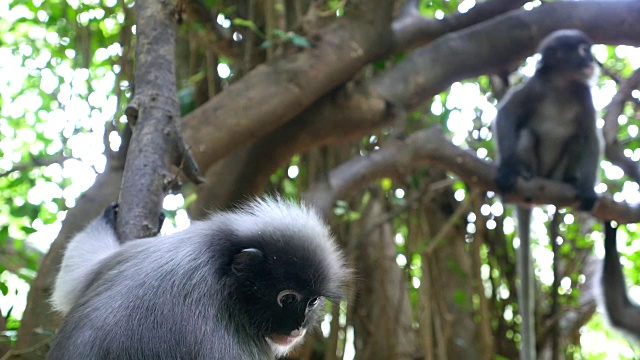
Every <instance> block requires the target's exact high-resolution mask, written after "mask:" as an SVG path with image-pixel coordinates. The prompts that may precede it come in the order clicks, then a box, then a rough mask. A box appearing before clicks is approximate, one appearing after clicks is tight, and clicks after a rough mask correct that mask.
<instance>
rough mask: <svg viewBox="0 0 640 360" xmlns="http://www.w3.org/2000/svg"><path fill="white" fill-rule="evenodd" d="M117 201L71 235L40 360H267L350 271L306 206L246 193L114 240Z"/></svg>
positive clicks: (297, 334) (296, 337) (315, 318)
mask: <svg viewBox="0 0 640 360" xmlns="http://www.w3.org/2000/svg"><path fill="white" fill-rule="evenodd" d="M115 216H116V208H115V207H111V208H108V209H107V210H106V211H105V214H104V215H103V216H102V217H100V218H98V219H96V220H95V221H93V222H92V223H91V224H90V225H89V226H88V227H87V228H86V229H85V230H84V231H82V232H80V233H79V234H78V235H76V236H75V237H74V238H73V239H72V240H71V242H70V244H69V246H68V248H67V250H66V252H65V254H64V259H63V261H62V268H61V270H60V274H59V275H58V278H57V280H56V283H55V287H54V292H53V298H52V303H53V306H54V308H55V309H56V310H58V311H60V312H62V313H63V314H66V319H65V322H64V324H63V325H62V327H61V328H60V330H59V332H58V334H57V337H56V339H55V340H54V342H53V345H52V348H51V350H50V352H49V355H48V359H52V360H54V359H61V360H62V359H64V360H74V359H78V360H88V359H91V360H104V359H122V360H125V359H126V360H129V359H130V360H134V359H220V360H222V359H225V360H227V359H229V360H235V359H238V360H243V359H273V358H274V357H276V356H283V355H285V354H286V353H287V352H289V351H290V350H291V349H292V348H293V347H294V346H296V345H297V344H300V343H301V341H302V339H303V337H304V335H305V333H306V332H307V331H308V330H309V329H310V328H311V327H313V326H314V325H317V324H318V323H319V321H320V320H321V319H322V316H323V314H324V312H323V307H324V304H325V299H329V300H338V299H340V298H341V297H342V295H343V293H342V289H343V285H344V284H345V282H346V281H347V278H348V276H349V270H348V269H347V267H346V265H345V262H344V260H343V256H342V255H341V253H340V252H339V251H338V249H337V248H336V246H335V244H334V240H333V239H332V237H331V235H330V234H329V230H328V228H327V226H326V225H325V224H324V223H323V222H322V221H321V220H320V219H319V218H318V216H317V215H316V214H314V213H313V212H312V211H311V210H310V209H307V208H305V207H300V206H297V205H294V204H293V203H290V202H286V201H283V200H274V199H266V200H256V201H253V202H251V203H250V204H248V205H246V206H245V207H242V208H239V209H238V210H236V211H233V212H221V213H218V214H215V215H213V216H212V217H211V218H209V219H208V220H205V221H201V222H194V223H193V224H192V225H191V227H190V228H188V229H187V230H184V231H182V232H179V233H176V234H173V235H169V236H161V237H160V236H159V237H154V238H149V239H142V240H133V241H130V242H127V243H125V244H124V245H121V244H120V243H119V242H118V240H117V239H116V235H115V233H114V224H115Z"/></svg>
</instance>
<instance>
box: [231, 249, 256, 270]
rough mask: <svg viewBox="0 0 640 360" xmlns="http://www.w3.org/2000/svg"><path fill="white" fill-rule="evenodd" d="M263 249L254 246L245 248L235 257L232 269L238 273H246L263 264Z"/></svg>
mask: <svg viewBox="0 0 640 360" xmlns="http://www.w3.org/2000/svg"><path fill="white" fill-rule="evenodd" d="M262 259H263V256H262V251H260V250H258V249H254V248H249V249H244V250H242V251H240V252H239V253H238V254H236V256H234V257H233V263H232V264H231V270H233V272H234V273H235V274H236V275H242V274H246V273H247V272H250V271H252V270H255V269H256V268H257V267H258V266H259V265H260V264H262Z"/></svg>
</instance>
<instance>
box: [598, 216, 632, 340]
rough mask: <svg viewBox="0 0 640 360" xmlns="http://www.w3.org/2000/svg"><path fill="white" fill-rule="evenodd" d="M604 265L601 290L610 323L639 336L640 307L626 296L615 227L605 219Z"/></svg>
mask: <svg viewBox="0 0 640 360" xmlns="http://www.w3.org/2000/svg"><path fill="white" fill-rule="evenodd" d="M604 227H605V237H604V249H605V255H604V267H603V270H602V278H601V279H600V281H601V285H602V292H603V298H604V304H605V308H606V310H607V314H608V316H609V321H611V324H612V325H613V326H615V327H617V328H620V329H622V330H624V331H627V332H629V333H630V334H632V335H634V336H636V337H638V338H640V307H638V306H637V305H634V304H633V303H631V301H630V300H629V297H628V296H627V286H626V283H625V281H624V274H623V273H622V266H621V265H620V255H619V254H618V249H617V248H616V229H615V228H613V227H612V226H611V222H609V221H605V223H604Z"/></svg>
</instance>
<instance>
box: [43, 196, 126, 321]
mask: <svg viewBox="0 0 640 360" xmlns="http://www.w3.org/2000/svg"><path fill="white" fill-rule="evenodd" d="M116 214H117V205H115V204H114V205H111V206H109V207H108V208H107V209H106V210H105V211H104V213H103V214H102V216H100V217H99V218H97V219H95V220H94V221H93V222H91V223H90V224H89V225H88V226H87V227H86V228H85V229H84V230H82V231H81V232H80V233H78V234H77V235H76V236H74V238H73V239H71V241H70V242H69V245H68V246H67V249H66V250H65V253H64V257H63V259H62V265H61V267H60V272H59V273H58V276H57V277H56V282H55V284H54V287H53V295H52V297H51V304H52V306H53V308H54V309H55V310H57V311H60V312H61V313H63V314H66V313H68V312H69V310H71V307H72V306H73V305H74V304H75V303H76V301H77V300H78V298H79V297H80V295H81V294H82V292H83V291H84V290H85V289H86V288H87V286H88V285H89V282H90V281H91V278H92V277H93V274H94V271H95V270H96V268H97V267H98V265H99V264H100V262H101V261H102V260H103V259H104V258H106V257H107V256H109V255H111V254H113V253H114V252H115V251H116V250H118V249H119V248H120V243H119V242H118V239H117V237H116V234H115V231H114V226H115V218H116Z"/></svg>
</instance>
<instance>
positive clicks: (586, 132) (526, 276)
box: [494, 29, 602, 360]
mask: <svg viewBox="0 0 640 360" xmlns="http://www.w3.org/2000/svg"><path fill="white" fill-rule="evenodd" d="M538 52H539V53H540V55H541V59H540V61H539V63H538V67H537V69H536V72H535V74H534V75H533V77H532V78H530V79H529V80H528V81H526V82H525V83H524V84H522V85H521V86H518V87H516V88H514V89H512V90H511V91H509V92H508V93H507V94H506V95H505V97H504V99H503V100H502V101H501V102H500V104H499V105H498V114H497V117H496V119H495V122H494V134H495V137H496V140H497V151H498V171H497V177H496V186H497V188H498V190H499V191H500V192H502V193H509V192H512V191H513V190H514V188H515V185H516V182H517V178H518V177H522V178H524V179H530V178H533V177H542V178H547V179H551V180H557V181H561V182H564V183H568V184H571V185H573V186H574V187H575V188H576V192H577V200H578V201H579V204H580V205H579V209H580V210H584V211H589V210H591V209H592V208H593V206H594V204H595V202H596V200H597V196H596V193H595V190H594V186H595V183H596V177H597V169H598V163H599V159H600V154H601V151H602V150H601V145H600V143H601V141H600V135H599V130H598V128H597V126H596V112H595V109H594V106H593V100H592V98H591V88H590V81H591V79H592V77H593V76H594V72H595V65H594V58H593V56H592V54H591V41H590V40H589V38H588V37H587V36H586V35H585V34H584V33H582V32H581V31H579V30H573V29H571V30H569V29H567V30H558V31H555V32H553V33H551V34H550V35H548V36H547V37H546V38H545V39H543V40H542V42H541V43H540V45H539V47H538ZM517 218H518V231H519V237H520V248H519V251H518V260H517V263H518V264H517V270H518V271H517V273H518V276H519V278H520V283H519V284H520V285H519V288H518V301H519V303H518V307H519V309H518V310H519V313H520V317H521V319H522V323H521V325H520V329H521V331H520V334H521V337H522V342H521V348H520V359H522V360H533V359H535V358H536V334H535V317H534V293H533V289H534V286H533V285H534V276H533V266H532V265H533V264H532V259H531V250H530V242H531V241H530V222H531V207H527V206H523V205H519V206H518V207H517ZM553 241H555V239H554V240H553Z"/></svg>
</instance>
